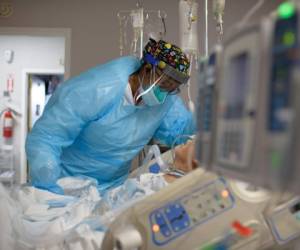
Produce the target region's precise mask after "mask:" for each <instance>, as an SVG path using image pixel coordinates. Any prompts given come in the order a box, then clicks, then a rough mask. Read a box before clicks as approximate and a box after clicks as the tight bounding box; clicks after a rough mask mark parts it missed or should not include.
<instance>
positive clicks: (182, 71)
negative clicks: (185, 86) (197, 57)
mask: <svg viewBox="0 0 300 250" xmlns="http://www.w3.org/2000/svg"><path fill="white" fill-rule="evenodd" d="M143 60H144V61H145V62H146V63H150V64H151V65H155V66H158V67H159V68H160V69H161V70H162V71H163V72H164V73H165V74H167V75H168V76H170V77H172V78H173V79H175V80H177V81H179V82H180V83H186V82H187V81H188V79H189V67H190V61H189V59H188V58H187V56H186V55H185V54H184V53H183V52H182V50H181V49H180V48H179V47H177V46H176V45H173V44H170V43H167V42H165V41H163V40H160V41H158V42H156V41H155V40H153V39H151V38H150V39H149V42H148V43H147V44H146V46H145V48H144V51H143Z"/></svg>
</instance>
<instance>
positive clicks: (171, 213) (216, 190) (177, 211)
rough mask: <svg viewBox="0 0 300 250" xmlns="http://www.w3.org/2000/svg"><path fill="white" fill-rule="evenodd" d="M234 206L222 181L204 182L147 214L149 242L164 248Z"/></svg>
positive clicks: (231, 197)
mask: <svg viewBox="0 0 300 250" xmlns="http://www.w3.org/2000/svg"><path fill="white" fill-rule="evenodd" d="M234 203H235V201H234V198H233V195H232V194H231V193H230V191H229V188H228V186H227V183H226V181H225V180H224V179H222V178H220V179H217V180H215V181H213V182H211V183H208V184H207V185H205V186H203V187H202V188H200V189H197V190H194V191H193V192H191V193H190V194H188V195H185V196H183V197H180V198H179V199H177V200H175V201H173V202H170V203H168V204H166V205H165V206H163V207H160V208H158V209H156V210H154V211H153V212H151V213H150V215H149V221H150V226H151V229H152V230H151V231H152V240H153V242H154V244H156V245H164V244H166V243H168V242H170V241H172V240H174V239H175V238H177V237H178V236H180V235H182V234H184V233H185V232H186V231H188V230H192V229H193V228H194V227H197V226H198V225H200V224H202V223H204V222H207V221H208V220H211V219H213V218H214V217H216V216H218V215H219V214H221V213H223V212H225V211H227V210H229V209H231V208H232V207H233V206H234Z"/></svg>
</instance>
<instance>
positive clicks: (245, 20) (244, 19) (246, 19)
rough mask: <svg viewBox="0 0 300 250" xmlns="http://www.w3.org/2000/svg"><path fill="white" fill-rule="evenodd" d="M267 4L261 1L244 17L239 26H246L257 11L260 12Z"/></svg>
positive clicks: (263, 0)
mask: <svg viewBox="0 0 300 250" xmlns="http://www.w3.org/2000/svg"><path fill="white" fill-rule="evenodd" d="M264 3H265V0H259V1H258V2H257V3H256V4H255V5H254V6H253V7H252V8H251V9H250V10H249V11H248V12H247V13H246V15H245V16H244V17H243V19H242V20H241V22H240V23H239V26H242V25H243V24H245V23H246V22H247V21H248V20H249V19H250V18H251V17H252V16H253V15H254V14H255V12H256V11H258V10H259V9H260V8H261V6H262V5H263V4H264Z"/></svg>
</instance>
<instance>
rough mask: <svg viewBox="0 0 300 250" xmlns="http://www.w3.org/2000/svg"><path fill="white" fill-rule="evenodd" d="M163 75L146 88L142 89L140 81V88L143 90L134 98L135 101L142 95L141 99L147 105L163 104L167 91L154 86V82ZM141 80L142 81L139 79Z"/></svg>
mask: <svg viewBox="0 0 300 250" xmlns="http://www.w3.org/2000/svg"><path fill="white" fill-rule="evenodd" d="M162 77H163V75H161V76H160V77H159V78H158V79H157V80H156V81H155V82H154V83H153V84H151V86H150V87H149V88H147V89H143V87H142V85H143V84H142V83H141V90H142V91H143V92H142V93H141V94H139V95H138V96H137V98H136V101H137V100H138V99H139V98H140V97H142V98H143V101H144V103H145V104H146V105H148V106H155V105H160V104H163V103H164V101H165V100H166V97H167V95H168V92H166V91H162V90H161V89H160V87H159V86H156V84H157V83H158V82H159V81H160V80H161V78H162ZM140 82H142V81H140Z"/></svg>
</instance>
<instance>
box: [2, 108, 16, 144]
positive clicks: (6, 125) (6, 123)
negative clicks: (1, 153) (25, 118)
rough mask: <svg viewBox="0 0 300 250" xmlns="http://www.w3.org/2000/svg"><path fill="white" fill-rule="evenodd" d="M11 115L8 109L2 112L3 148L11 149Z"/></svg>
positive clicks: (12, 122) (12, 124)
mask: <svg viewBox="0 0 300 250" xmlns="http://www.w3.org/2000/svg"><path fill="white" fill-rule="evenodd" d="M13 126H14V121H13V116H12V112H11V111H10V110H7V111H5V112H4V116H3V148H5V149H12V146H13V141H12V139H13Z"/></svg>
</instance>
